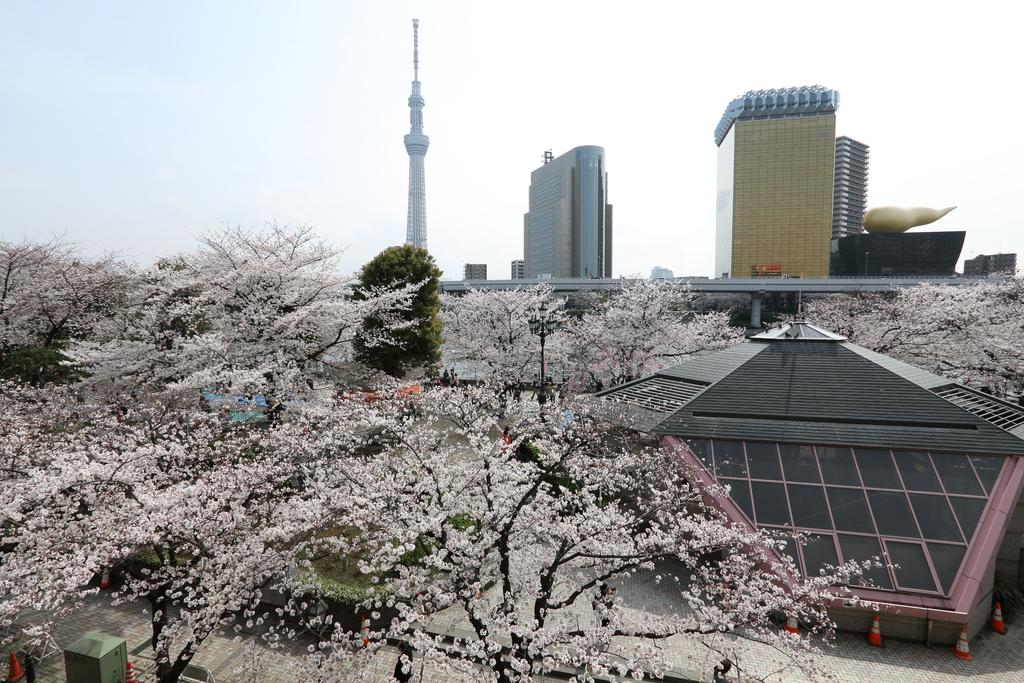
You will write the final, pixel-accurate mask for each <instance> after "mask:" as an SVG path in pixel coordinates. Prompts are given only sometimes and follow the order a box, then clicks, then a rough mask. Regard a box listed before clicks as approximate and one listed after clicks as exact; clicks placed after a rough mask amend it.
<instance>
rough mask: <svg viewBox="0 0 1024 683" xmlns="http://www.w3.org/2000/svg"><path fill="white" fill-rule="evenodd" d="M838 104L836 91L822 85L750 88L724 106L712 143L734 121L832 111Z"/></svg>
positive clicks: (727, 131) (717, 140) (723, 133)
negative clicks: (763, 88) (766, 88)
mask: <svg viewBox="0 0 1024 683" xmlns="http://www.w3.org/2000/svg"><path fill="white" fill-rule="evenodd" d="M838 108H839V91H838V90H830V89H828V88H826V87H825V86H822V85H805V86H800V87H796V88H775V89H772V90H749V91H747V92H745V93H743V94H742V95H740V96H739V97H737V98H736V99H734V100H733V101H732V102H730V103H729V104H728V106H727V107H726V108H725V113H724V114H722V118H721V119H720V120H719V122H718V126H716V127H715V144H716V145H721V144H722V141H723V140H725V136H726V135H727V134H728V133H729V129H730V128H732V124H733V123H734V122H736V121H747V120H753V119H781V118H788V117H798V116H814V115H817V114H824V113H834V112H835V111H836V109H838Z"/></svg>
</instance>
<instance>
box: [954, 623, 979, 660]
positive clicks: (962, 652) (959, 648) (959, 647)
mask: <svg viewBox="0 0 1024 683" xmlns="http://www.w3.org/2000/svg"><path fill="white" fill-rule="evenodd" d="M950 649H951V650H952V651H953V654H955V655H956V656H957V657H959V658H960V659H963V660H964V661H968V662H969V661H971V660H972V659H974V657H972V656H971V649H970V648H969V647H968V646H967V624H964V627H963V628H962V629H960V639H959V640H958V641H956V647H954V648H950Z"/></svg>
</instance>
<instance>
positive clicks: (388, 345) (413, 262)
mask: <svg viewBox="0 0 1024 683" xmlns="http://www.w3.org/2000/svg"><path fill="white" fill-rule="evenodd" d="M440 277H441V271H440V270H439V269H438V267H437V264H436V263H435V262H434V258H433V257H432V256H431V255H430V254H428V253H427V250H426V249H422V248H420V247H414V246H412V245H411V244H403V245H401V246H397V247H388V248H387V249H385V250H384V251H382V252H381V253H379V254H378V255H377V256H375V257H374V258H373V259H372V260H371V261H370V262H369V263H367V264H366V265H365V266H363V269H362V270H361V271H360V274H359V279H360V283H361V285H362V288H361V289H362V290H364V291H372V290H376V289H378V288H393V287H401V286H404V285H409V284H413V285H415V284H419V285H420V287H419V290H418V291H417V292H416V296H415V297H414V298H413V300H412V304H411V305H410V306H409V308H408V309H407V310H405V311H403V312H402V313H400V314H399V317H400V318H401V319H402V320H404V321H406V322H408V323H410V324H409V325H408V326H406V327H403V328H402V329H399V330H395V331H393V332H391V333H390V335H389V337H390V338H389V339H388V340H386V341H376V339H377V338H378V336H379V335H380V333H381V331H383V330H385V329H386V328H387V327H389V326H390V323H389V322H387V321H385V320H384V319H382V318H380V317H378V316H370V317H368V318H367V319H366V320H365V321H364V323H363V332H364V334H363V335H361V336H360V337H359V338H357V339H356V343H355V349H356V358H357V359H359V361H361V362H362V363H365V364H366V365H368V366H370V367H372V368H376V369H378V370H382V371H384V372H386V373H388V374H389V375H392V376H395V377H400V376H401V375H402V374H403V373H404V372H405V371H406V370H408V369H409V368H413V367H429V366H430V365H432V364H434V363H436V362H437V361H438V360H440V358H441V350H440V349H441V321H440V319H439V317H438V313H439V311H440V308H441V301H440V297H439V296H438V291H439V289H440V285H439V282H438V281H439V279H440ZM358 296H364V295H363V294H359V295H358ZM371 339H372V340H375V341H372V342H371V341H369V340H371Z"/></svg>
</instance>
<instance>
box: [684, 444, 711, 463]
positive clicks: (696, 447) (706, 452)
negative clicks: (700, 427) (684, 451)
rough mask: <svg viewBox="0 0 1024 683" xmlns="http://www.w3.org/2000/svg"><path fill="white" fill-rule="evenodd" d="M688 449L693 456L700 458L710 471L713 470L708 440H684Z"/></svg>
mask: <svg viewBox="0 0 1024 683" xmlns="http://www.w3.org/2000/svg"><path fill="white" fill-rule="evenodd" d="M684 442H685V443H686V445H687V447H688V448H689V449H690V450H691V451H693V454H694V455H696V456H697V457H698V458H700V460H701V462H703V463H704V466H705V467H707V468H708V469H711V449H710V448H709V447H708V440H707V439H684Z"/></svg>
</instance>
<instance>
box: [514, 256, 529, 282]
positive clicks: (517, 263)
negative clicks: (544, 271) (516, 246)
mask: <svg viewBox="0 0 1024 683" xmlns="http://www.w3.org/2000/svg"><path fill="white" fill-rule="evenodd" d="M512 279H513V280H524V279H526V261H524V260H523V259H513V260H512Z"/></svg>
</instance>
